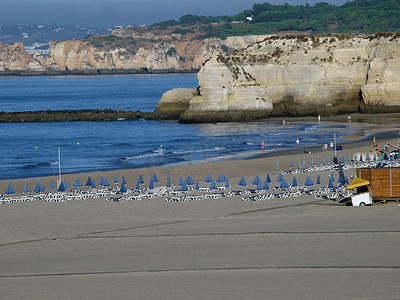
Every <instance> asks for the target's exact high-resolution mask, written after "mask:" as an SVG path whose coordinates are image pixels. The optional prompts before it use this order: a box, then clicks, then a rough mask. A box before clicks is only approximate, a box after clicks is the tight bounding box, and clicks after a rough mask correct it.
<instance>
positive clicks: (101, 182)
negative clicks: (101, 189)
mask: <svg viewBox="0 0 400 300" xmlns="http://www.w3.org/2000/svg"><path fill="white" fill-rule="evenodd" d="M103 185H104V178H103V175H101V177H100V181H99V186H103Z"/></svg>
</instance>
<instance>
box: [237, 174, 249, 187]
mask: <svg viewBox="0 0 400 300" xmlns="http://www.w3.org/2000/svg"><path fill="white" fill-rule="evenodd" d="M238 185H239V186H246V185H247V183H246V179H244V176H242V178H240V180H239V182H238Z"/></svg>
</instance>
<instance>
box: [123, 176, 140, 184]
mask: <svg viewBox="0 0 400 300" xmlns="http://www.w3.org/2000/svg"><path fill="white" fill-rule="evenodd" d="M140 176H142V174H140V175H139V177H140ZM142 181H143V177H142ZM121 183H122V184H126V180H125V175H124V174H122V181H121ZM141 183H144V181H143V182H141Z"/></svg>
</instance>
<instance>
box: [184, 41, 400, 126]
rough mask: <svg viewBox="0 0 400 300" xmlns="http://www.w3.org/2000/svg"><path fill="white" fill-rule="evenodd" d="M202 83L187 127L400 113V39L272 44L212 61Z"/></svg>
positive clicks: (200, 76) (201, 75)
mask: <svg viewBox="0 0 400 300" xmlns="http://www.w3.org/2000/svg"><path fill="white" fill-rule="evenodd" d="M198 80H199V86H200V87H199V95H198V96H196V97H194V98H193V99H192V100H191V101H190V104H189V109H188V110H186V111H185V112H184V113H183V114H182V115H181V121H183V122H208V121H226V120H254V119H258V118H263V117H267V116H270V115H273V116H288V115H289V116H305V115H317V114H320V115H336V114H343V113H351V112H357V111H362V112H400V39H399V38H398V37H397V36H396V35H391V34H387V35H384V36H380V35H376V36H374V37H367V38H361V37H354V38H351V37H349V36H345V35H338V36H325V37H321V36H312V37H307V36H287V37H283V38H278V37H270V38H267V39H265V40H264V41H262V42H258V43H256V44H254V45H252V46H250V47H248V48H247V49H244V50H243V51H241V52H239V53H236V54H232V55H228V56H224V55H221V54H219V53H217V52H216V53H214V55H213V56H212V57H211V58H210V59H209V60H208V61H207V62H206V64H205V65H204V67H203V68H202V69H201V70H200V72H199V74H198Z"/></svg>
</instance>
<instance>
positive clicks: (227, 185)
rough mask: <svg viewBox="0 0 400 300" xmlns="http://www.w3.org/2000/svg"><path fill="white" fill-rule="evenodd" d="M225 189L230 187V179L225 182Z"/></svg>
mask: <svg viewBox="0 0 400 300" xmlns="http://www.w3.org/2000/svg"><path fill="white" fill-rule="evenodd" d="M225 187H226V188H228V187H229V179H228V178H227V179H226V180H225Z"/></svg>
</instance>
